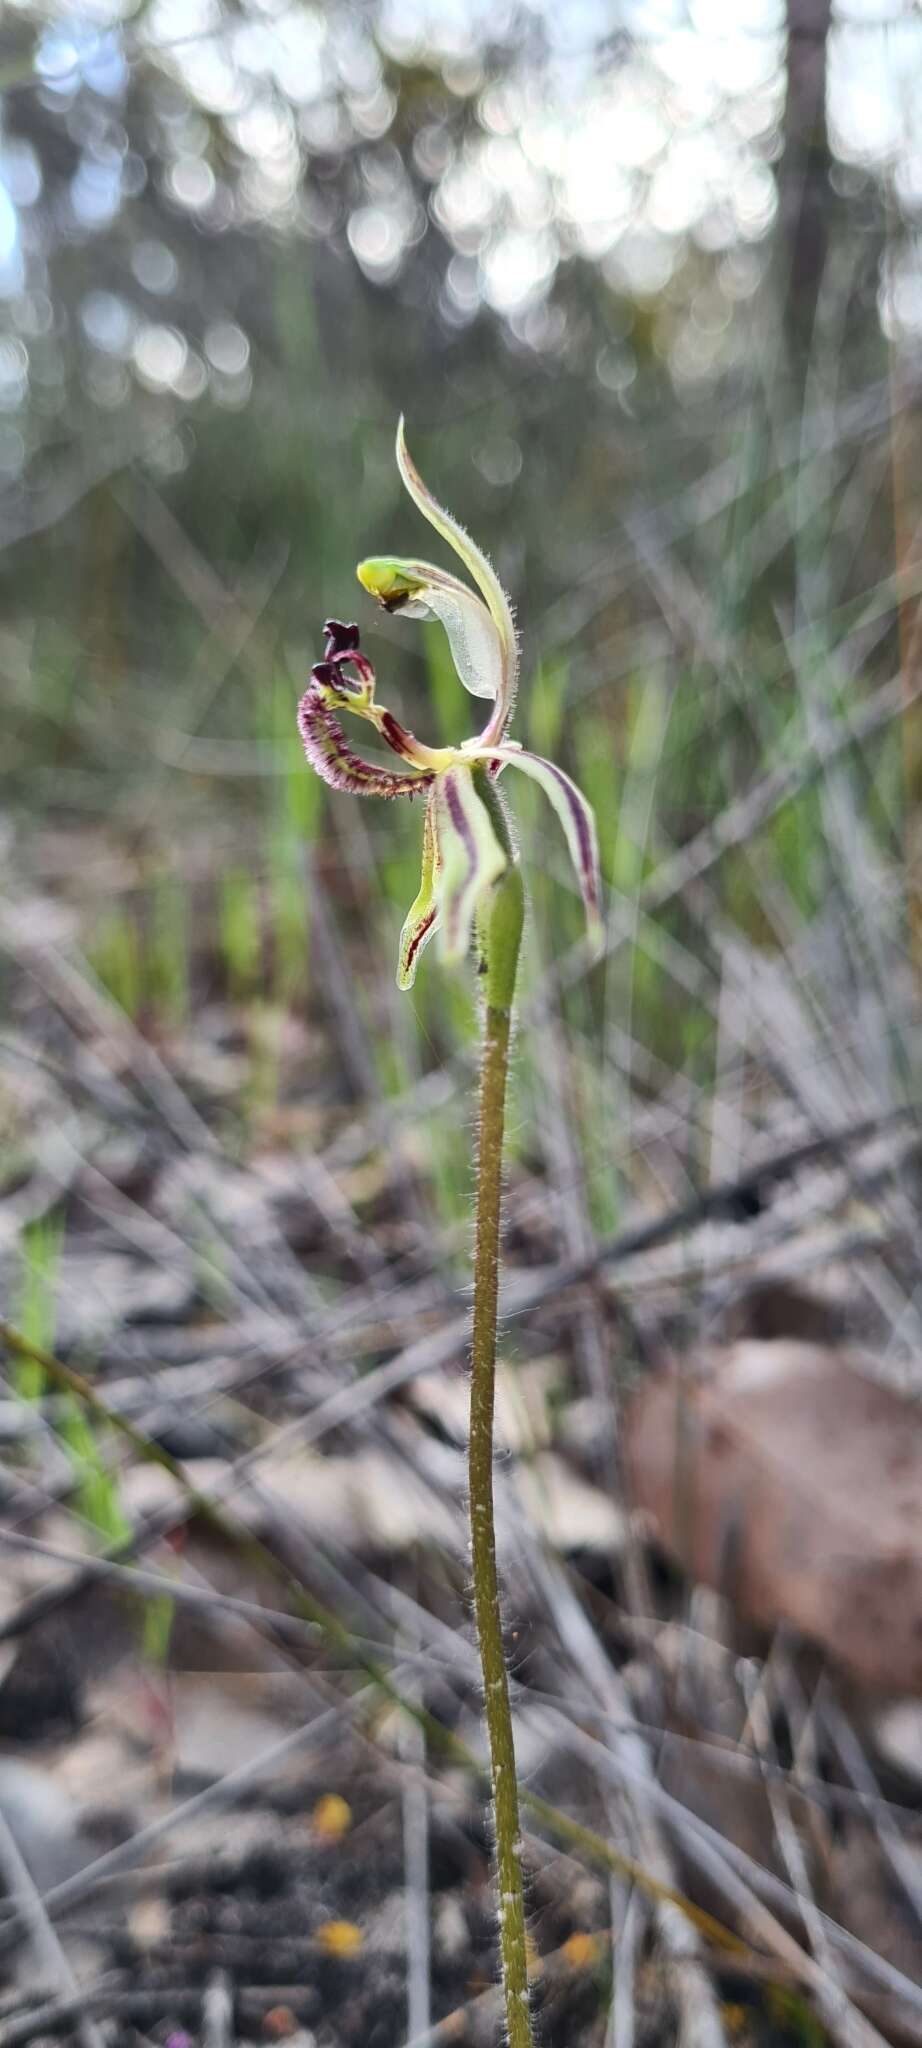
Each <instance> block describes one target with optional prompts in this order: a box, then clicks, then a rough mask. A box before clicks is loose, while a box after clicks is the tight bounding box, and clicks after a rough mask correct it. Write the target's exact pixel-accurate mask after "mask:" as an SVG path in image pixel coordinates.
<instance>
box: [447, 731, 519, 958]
mask: <svg viewBox="0 0 922 2048" xmlns="http://www.w3.org/2000/svg"><path fill="white" fill-rule="evenodd" d="M429 808H430V810H431V812H432V822H433V826H434V828H435V847H436V855H435V900H436V904H437V906H438V913H439V928H440V933H441V940H442V956H443V958H444V959H445V960H449V961H451V960H461V959H463V958H464V955H465V954H466V952H467V949H468V947H469V945H470V942H471V929H472V926H473V923H474V912H475V910H476V908H477V899H478V897H479V896H480V895H481V894H482V892H483V890H484V889H488V888H489V886H490V884H491V882H495V881H496V878H497V876H498V875H501V874H502V872H503V869H504V867H505V865H506V856H505V854H504V852H503V849H502V847H501V846H500V843H499V840H498V839H497V837H496V834H495V832H494V830H493V826H492V825H491V823H490V817H489V813H488V811H487V809H486V806H485V805H484V804H482V803H481V801H480V798H479V796H478V795H477V791H476V789H475V788H474V777H473V772H472V770H471V769H470V768H449V769H448V771H447V772H446V774H444V775H437V776H436V779H435V782H434V784H433V788H432V796H431V799H430V805H429Z"/></svg>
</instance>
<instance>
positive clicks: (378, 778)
mask: <svg viewBox="0 0 922 2048" xmlns="http://www.w3.org/2000/svg"><path fill="white" fill-rule="evenodd" d="M397 467H398V469H399V471H400V475H401V478H402V481H403V483H404V485H405V486H406V489H407V490H408V492H409V494H410V497H411V498H412V499H413V502H414V504H415V505H416V506H417V507H418V509H419V511H420V512H421V513H422V514H423V517H424V518H425V519H428V521H429V524H430V525H431V526H434V527H435V530H436V532H437V533H439V534H440V535H441V537H442V539H443V540H445V541H447V542H448V545H449V547H451V548H453V549H454V551H455V554H457V555H459V556H460V558H461V560H462V562H463V563H464V566H465V568H466V569H467V570H468V572H469V574H470V576H471V577H472V579H473V581H474V583H475V584H476V586H477V592H478V593H479V595H478V594H476V593H475V592H474V591H473V590H472V589H471V588H470V586H469V584H467V583H463V582H461V581H460V579H459V578H458V577H457V576H452V575H449V574H448V572H447V571H446V570H445V569H438V568H436V567H435V566H434V565H433V564H432V563H431V562H418V561H403V560H398V559H397V558H396V557H393V556H389V555H388V556H374V557H372V558H371V559H369V560H368V561H365V562H360V563H359V565H358V569H357V571H356V574H357V576H358V579H359V582H360V583H361V584H362V585H363V587H364V589H365V590H367V591H368V592H369V593H370V595H371V596H372V597H373V598H375V599H376V601H377V603H378V604H379V605H381V606H382V608H383V609H384V610H385V611H387V612H402V613H403V614H405V615H406V616H407V617H409V618H416V619H431V618H434V619H438V620H439V621H440V623H441V624H442V626H443V627H444V629H445V632H446V634H447V636H448V643H449V646H450V648H451V653H452V657H453V660H454V664H455V668H456V669H457V672H458V676H459V678H460V680H461V682H462V683H463V684H464V687H465V689H467V690H469V691H470V693H471V695H472V696H474V697H481V698H484V699H486V700H488V701H489V702H490V704H491V707H492V708H491V711H490V715H489V718H488V719H487V723H486V725H485V726H484V728H483V731H482V732H480V733H478V734H477V735H476V736H475V737H474V738H471V739H466V740H462V741H461V743H460V745H458V746H454V747H428V746H425V745H424V744H423V743H422V741H420V740H418V739H416V738H415V736H414V734H413V733H411V732H408V731H407V729H406V727H405V726H403V725H401V724H400V723H399V721H398V720H397V719H396V718H395V717H394V716H393V714H392V713H391V712H390V711H388V710H387V709H386V707H385V706H384V705H383V704H379V703H378V702H377V701H376V698H375V671H374V669H373V667H372V665H371V662H370V661H369V660H368V657H367V655H365V654H364V653H363V652H362V650H361V647H360V641H359V629H358V627H357V626H354V625H341V624H340V623H339V621H338V620H336V619H329V620H328V621H327V623H326V626H325V628H324V632H325V647H324V656H323V660H322V661H318V662H316V663H315V665H314V667H313V668H312V670H311V680H310V686H309V688H308V690H307V691H306V693H305V695H304V696H303V697H302V699H301V703H300V706H299V709H298V725H299V728H300V732H301V738H302V740H303V742H304V750H305V753H306V754H307V758H308V760H309V762H310V764H311V766H312V767H313V768H315V769H316V771H317V773H318V775H321V776H322V777H323V780H324V781H325V782H328V783H329V785H330V787H331V788H332V789H342V790H349V791H351V792H352V794H353V795H355V796H383V797H396V796H408V797H413V796H416V795H417V793H418V792H420V791H424V792H425V794H426V815H425V821H424V825H423V871H422V880H421V882H420V888H419V894H418V896H417V898H416V901H415V903H414V904H413V905H412V907H411V909H410V911H409V913H408V915H407V919H406V922H405V924H404V927H403V931H402V933H401V938H400V955H399V965H398V972H397V981H398V985H399V987H400V988H404V989H405V988H410V987H411V986H412V983H413V980H414V977H415V974H416V967H417V962H418V960H419V956H420V954H421V953H422V951H423V948H424V946H426V945H427V944H428V942H429V940H430V938H432V936H433V934H434V933H435V932H438V934H439V938H440V942H441V949H442V954H443V957H444V958H445V959H446V960H447V961H456V960H460V959H462V958H463V957H464V955H465V954H466V952H467V951H468V948H469V946H470V942H471V933H472V929H473V924H474V918H475V914H476V911H477V908H478V905H479V903H480V902H481V900H482V898H483V897H484V895H485V893H486V892H487V891H488V890H489V889H490V887H491V885H492V884H493V883H494V882H495V881H496V880H497V878H498V876H499V875H500V874H501V873H502V872H503V870H504V868H505V867H506V864H507V858H508V854H507V851H504V849H503V847H502V846H501V844H500V841H499V839H498V837H497V833H496V829H495V827H494V824H493V821H492V820H491V817H490V814H489V811H488V809H487V807H486V804H485V803H484V802H483V801H482V800H481V798H480V796H479V795H478V793H477V787H476V782H475V770H477V769H478V768H480V769H481V770H483V771H485V772H486V773H488V774H490V775H491V776H499V775H502V774H503V773H504V771H505V770H506V769H507V768H517V769H519V770H520V771H521V772H522V774H523V775H529V776H531V778H532V780H533V781H534V782H537V783H538V784H539V785H540V787H541V788H542V789H543V790H544V793H545V795H546V796H547V797H548V798H549V800H550V803H551V804H552V806H553V808H554V810H555V811H556V812H557V816H558V818H559V820H560V823H561V825H562V826H563V831H564V836H565V838H566V842H567V846H568V848H569V852H570V857H571V859H572V861H573V865H574V867H575V869H576V874H577V877H578V880H579V885H580V890H581V893H582V897H583V902H584V905H585V909H586V918H587V924H588V929H589V933H590V937H591V938H592V940H593V942H594V944H596V945H597V944H598V941H599V939H600V937H601V915H600V891H599V857H598V844H597V839H596V830H595V820H594V818H593V815H592V811H591V810H590V808H589V805H588V804H587V803H586V800H585V798H584V797H583V796H581V794H580V792H579V790H578V789H577V788H576V785H575V784H574V783H573V782H571V781H570V778H569V776H568V775H565V774H564V773H563V770H562V769H561V768H558V767H557V766H556V763H555V762H553V761H545V760H542V759H541V758H540V756H539V755H537V754H530V753H527V752H526V751H525V749H524V748H523V747H521V746H520V745H519V743H518V741H516V740H511V739H508V738H507V736H506V735H507V731H508V727H509V722H510V720H511V717H512V712H513V708H514V704H515V692H516V684H517V681H518V668H519V650H518V641H517V638H516V630H515V623H514V620H513V616H512V609H511V606H510V603H509V599H508V597H507V596H506V593H505V591H504V590H503V589H502V587H501V585H500V583H499V582H498V580H497V577H496V575H495V574H494V571H493V569H492V568H491V566H490V563H489V562H488V561H487V559H486V557H485V556H484V555H483V554H481V552H480V549H479V548H478V547H476V546H475V544H474V542H473V541H472V540H471V538H470V536H469V535H468V534H467V533H465V531H464V528H463V527H462V526H460V525H459V524H458V522H457V520H456V519H454V518H452V515H451V513H450V512H446V511H445V510H444V509H443V507H442V506H441V505H439V504H437V503H436V500H435V499H434V498H433V497H432V495H431V493H430V492H429V491H428V490H427V488H426V485H425V484H424V483H423V480H422V478H421V476H420V475H419V472H418V470H417V468H416V466H415V464H414V462H413V460H412V457H411V455H410V452H409V449H408V448H407V444H406V440H405V437H404V431H403V420H402V419H401V421H400V424H399V426H398V429H397ZM340 711H351V712H352V713H353V714H354V715H355V716H356V717H358V718H364V719H366V720H367V721H368V723H369V724H370V725H373V726H374V728H375V731H376V732H377V733H379V734H380V736H381V738H382V739H383V740H384V741H385V743H386V744H387V746H388V747H390V749H391V751H392V752H393V753H394V754H396V755H397V756H398V758H399V760H400V761H401V763H402V768H401V772H400V773H399V774H398V773H397V772H395V770H394V769H393V768H388V767H386V766H385V765H384V764H383V763H379V762H376V761H367V760H365V759H363V757H362V756H361V755H359V754H356V753H354V752H353V750H352V748H351V747H350V745H349V742H348V740H347V739H346V735H345V733H344V732H343V729H342V726H341V725H340V722H339V718H338V715H337V714H338V713H339V712H340Z"/></svg>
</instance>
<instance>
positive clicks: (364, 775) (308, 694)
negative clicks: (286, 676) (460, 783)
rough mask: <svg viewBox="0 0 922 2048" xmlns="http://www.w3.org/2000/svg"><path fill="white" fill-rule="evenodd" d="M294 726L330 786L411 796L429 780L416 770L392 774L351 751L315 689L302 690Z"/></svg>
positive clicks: (358, 793) (367, 793)
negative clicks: (411, 772) (405, 773)
mask: <svg viewBox="0 0 922 2048" xmlns="http://www.w3.org/2000/svg"><path fill="white" fill-rule="evenodd" d="M298 730H299V732H300V734H301V738H302V740H303V742H304V752H305V754H306V755H307V758H308V760H309V762H310V764H311V767H312V768H314V769H316V772H317V774H318V775H320V776H322V778H323V780H324V782H328V783H329V785H330V788H331V789H343V790H348V792H349V793H350V795H352V796H415V795H416V792H417V790H418V789H427V788H428V786H429V784H430V783H431V781H432V776H431V775H424V774H422V773H419V772H417V773H415V774H412V775H395V774H394V772H393V769H391V768H384V767H380V766H379V765H378V763H377V762H376V761H363V759H362V756H361V754H354V753H353V751H352V748H351V747H350V745H349V743H348V741H347V739H346V735H345V733H344V732H343V729H342V726H341V725H340V723H339V720H338V718H337V717H336V714H335V712H333V711H332V710H331V709H330V706H329V704H325V703H324V701H323V698H322V697H321V696H320V695H319V693H318V692H317V691H316V690H313V689H311V690H307V691H305V694H304V696H303V697H302V699H301V702H300V704H299V705H298Z"/></svg>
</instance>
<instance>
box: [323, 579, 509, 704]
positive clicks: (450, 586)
mask: <svg viewBox="0 0 922 2048" xmlns="http://www.w3.org/2000/svg"><path fill="white" fill-rule="evenodd" d="M355 573H356V575H357V577H358V579H359V582H360V583H361V584H362V586H363V588H364V589H365V590H367V591H369V593H370V595H371V596H372V597H373V598H375V599H376V600H377V602H378V604H380V605H382V606H383V607H384V610H385V611H388V612H400V613H401V614H402V616H403V617H404V618H409V619H438V620H439V621H440V622H441V624H442V625H443V626H444V628H445V631H446V633H447V635H448V644H449V646H450V648H451V653H452V660H453V661H454V664H455V668H456V669H457V671H458V675H459V676H460V678H461V681H462V683H463V684H464V687H465V689H466V690H470V693H471V696H472V697H489V699H490V701H491V703H495V702H496V700H497V699H498V698H499V697H500V696H501V694H502V689H503V675H504V665H503V645H502V641H501V639H500V636H499V632H498V630H497V627H496V625H495V623H494V621H493V619H492V618H491V617H490V614H489V612H488V611H487V608H486V605H485V604H483V603H482V602H481V600H480V598H479V597H475V595H474V592H473V591H472V590H470V589H469V588H468V586H467V584H466V583H461V582H460V581H459V579H458V577H457V576H449V575H447V574H446V572H445V570H444V569H437V568H436V567H435V564H434V563H433V562H405V561H401V560H398V559H397V557H396V556H393V555H372V556H370V557H369V559H368V560H367V561H365V562H360V563H359V565H358V568H357V569H356V572H355Z"/></svg>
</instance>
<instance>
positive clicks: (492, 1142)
mask: <svg viewBox="0 0 922 2048" xmlns="http://www.w3.org/2000/svg"><path fill="white" fill-rule="evenodd" d="M476 781H477V789H478V793H479V795H480V797H481V800H482V802H483V803H484V804H485V805H486V807H487V809H488V810H489V812H490V816H491V819H492V822H493V825H494V829H495V831H496V833H497V836H498V838H499V839H500V841H501V844H502V845H503V848H504V850H505V852H506V854H507V858H508V861H509V866H508V867H507V869H506V871H505V873H504V874H503V875H501V876H500V879H499V881H498V882H497V883H496V885H495V887H494V888H493V889H492V891H491V893H490V898H489V902H488V904H487V906H486V909H485V911H484V914H483V916H482V917H481V920H480V928H479V942H480V951H481V976H482V980H483V990H484V998H485V1001H484V1017H483V1047H482V1054H481V1068H480V1142H479V1148H478V1158H477V1222H476V1237H475V1249H474V1326H473V1337H472V1343H471V1426H470V1440H469V1447H468V1479H469V1508H470V1519H471V1562H472V1570H473V1581H474V1613H475V1618H476V1622H477V1640H478V1644H479V1648H480V1663H481V1669H482V1671H483V1686H484V1711H485V1716H486V1723H487V1734H488V1737H489V1744H490V1779H491V1784H492V1788H493V1824H494V1833H495V1840H496V1876H497V1885H498V1890H499V1906H498V1917H499V1945H500V1959H501V1965H502V1978H503V1996H504V2000H505V2007H506V2038H507V2041H508V2043H509V2048H531V2041H532V2032H531V2015H530V2012H529V2003H528V1956H527V1949H526V1943H525V1892H524V1885H523V1881H522V1860H521V1837H520V1823H519V1792H518V1782H517V1778H516V1768H515V1746H514V1741H513V1734H512V1713H511V1710H510V1706H509V1681H508V1677H507V1673H506V1657H505V1650H504V1646H503V1628H502V1616H501V1612H500V1598H499V1578H498V1574H497V1569H496V1532H495V1525H494V1512H493V1411H494V1402H495V1393H496V1313H497V1301H498V1293H499V1235H500V1206H501V1200H502V1167H503V1132H504V1127H505V1116H506V1079H507V1074H508V1067H509V1035H510V1029H511V1025H512V1003H513V997H514V994H515V980H516V970H517V967H518V957H519V945H520V942H521V937H522V922H523V916H524V892H523V888H522V877H521V873H520V871H519V868H518V865H517V863H516V860H515V854H514V849H513V847H512V844H511V841H510V838H509V831H508V827H507V824H506V819H505V815H504V813H503V809H502V805H501V803H500V800H499V797H498V795H497V792H496V790H495V788H494V786H493V784H492V783H491V782H490V781H489V780H488V778H487V777H486V776H485V775H483V774H478V776H477V778H476Z"/></svg>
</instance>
